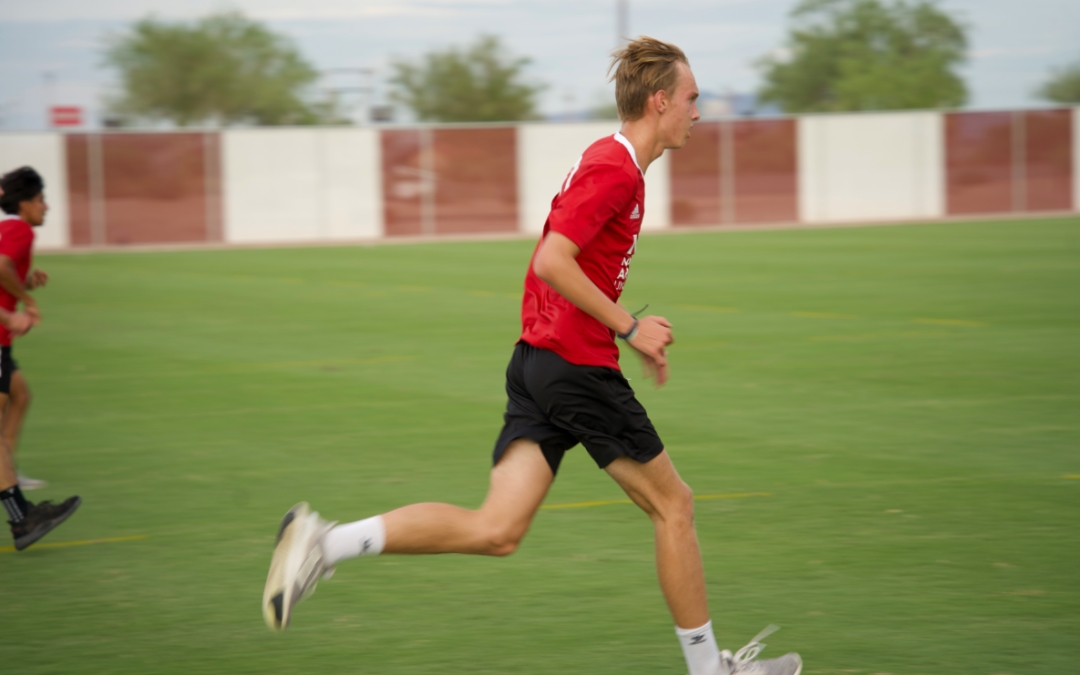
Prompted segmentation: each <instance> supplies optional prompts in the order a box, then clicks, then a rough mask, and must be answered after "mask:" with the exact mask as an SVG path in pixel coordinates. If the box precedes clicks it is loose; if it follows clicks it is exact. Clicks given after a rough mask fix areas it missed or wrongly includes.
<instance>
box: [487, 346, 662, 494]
mask: <svg viewBox="0 0 1080 675" xmlns="http://www.w3.org/2000/svg"><path fill="white" fill-rule="evenodd" d="M506 394H507V396H508V397H509V400H508V401H507V403H506V413H505V414H504V415H503V419H504V420H505V423H504V424H503V429H502V433H500V434H499V439H498V440H497V441H496V442H495V452H494V457H493V461H494V463H496V464H497V463H498V462H499V458H500V457H502V454H503V452H505V451H506V448H507V446H509V445H510V443H511V442H512V441H514V440H516V439H518V438H528V439H531V440H533V441H536V442H537V443H539V444H540V449H541V450H542V451H543V453H544V458H545V459H547V463H548V465H549V466H550V467H551V472H552V473H553V474H554V473H556V472H558V470H559V463H560V462H561V461H562V457H563V454H564V453H565V452H566V451H567V450H569V449H570V448H572V447H574V446H575V445H577V444H578V443H581V444H582V445H584V446H585V449H586V450H587V451H588V452H589V454H590V455H591V456H592V458H593V461H595V462H596V464H597V466H599V467H600V468H601V469H602V468H604V467H605V466H607V465H608V464H610V463H611V462H612V461H614V460H616V459H618V458H619V457H630V458H631V459H635V460H637V461H639V462H648V461H649V460H651V459H652V458H654V457H656V456H657V455H659V454H660V453H661V452H663V451H664V444H663V442H661V440H660V436H659V435H658V434H657V433H656V429H655V428H653V425H652V422H650V421H649V416H648V414H646V412H645V408H643V407H642V405H641V404H640V403H638V401H637V399H636V398H634V390H633V389H631V388H630V383H629V382H627V381H626V378H625V377H623V376H622V373H620V372H619V371H617V370H615V369H613V368H603V367H600V366H576V365H574V364H572V363H569V362H568V361H566V360H565V359H563V358H562V357H561V356H559V355H558V354H556V353H555V352H552V351H549V350H547V349H539V348H537V347H533V346H532V345H530V344H528V343H526V342H519V343H517V346H516V347H514V355H513V356H512V357H511V358H510V365H509V366H508V367H507V369H506Z"/></svg>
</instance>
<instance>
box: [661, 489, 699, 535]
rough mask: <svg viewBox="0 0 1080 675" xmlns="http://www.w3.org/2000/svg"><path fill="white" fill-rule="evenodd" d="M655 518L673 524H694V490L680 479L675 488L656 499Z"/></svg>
mask: <svg viewBox="0 0 1080 675" xmlns="http://www.w3.org/2000/svg"><path fill="white" fill-rule="evenodd" d="M655 511H656V513H655V515H654V516H653V518H654V519H657V518H659V519H660V520H663V521H664V522H665V523H667V524H671V525H688V526H691V527H693V525H694V492H693V490H691V489H690V486H689V485H687V484H686V483H684V482H682V481H679V482H678V484H677V485H676V487H675V488H674V489H672V490H671V491H670V492H669V493H667V494H664V495H663V496H662V497H661V498H660V499H657V500H656V504H655Z"/></svg>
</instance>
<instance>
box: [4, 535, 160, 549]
mask: <svg viewBox="0 0 1080 675" xmlns="http://www.w3.org/2000/svg"><path fill="white" fill-rule="evenodd" d="M149 536H150V535H148V534H136V535H132V536H130V537H110V538H109V539H85V540H83V541H58V542H56V543H54V544H34V548H68V547H70V546H89V545H90V544H112V543H115V542H118V541H137V540H139V539H146V538H147V537H149ZM14 550H15V547H14V546H5V547H4V548H0V553H10V552H11V551H14Z"/></svg>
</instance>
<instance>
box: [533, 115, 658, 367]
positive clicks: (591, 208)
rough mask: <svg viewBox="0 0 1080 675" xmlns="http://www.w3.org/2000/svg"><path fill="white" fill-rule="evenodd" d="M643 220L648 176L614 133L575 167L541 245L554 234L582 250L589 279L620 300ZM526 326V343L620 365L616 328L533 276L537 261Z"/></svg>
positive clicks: (583, 361) (579, 360)
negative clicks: (548, 236)
mask: <svg viewBox="0 0 1080 675" xmlns="http://www.w3.org/2000/svg"><path fill="white" fill-rule="evenodd" d="M644 215H645V176H644V175H643V174H642V173H641V169H640V168H639V167H638V163H637V156H636V155H635V154H634V147H633V146H632V145H630V141H628V140H627V139H626V137H625V136H623V135H622V134H615V135H614V136H609V137H607V138H602V139H600V140H599V141H597V142H595V143H593V144H592V145H590V146H589V148H588V149H587V150H586V151H585V154H583V155H582V156H581V158H580V159H578V161H577V164H575V165H574V168H573V169H571V170H570V174H569V175H568V176H567V177H566V180H565V181H564V182H563V186H562V190H561V191H560V192H559V194H557V195H555V199H553V200H552V202H551V214H550V215H548V219H547V222H546V223H544V234H543V236H542V237H541V238H540V243H541V244H542V243H543V241H544V237H547V235H548V233H549V232H558V233H559V234H561V235H564V236H565V237H567V238H569V239H570V240H571V241H573V242H574V243H575V244H577V246H578V248H579V249H581V252H580V253H579V254H578V256H577V263H578V265H580V266H581V269H582V271H583V272H585V276H587V277H588V278H589V279H590V280H591V281H592V282H593V283H594V284H596V286H597V288H599V289H600V290H601V291H603V292H604V294H605V295H607V296H608V297H609V298H611V300H612V301H618V299H619V296H620V295H622V290H623V286H624V285H625V284H626V277H627V274H628V273H629V272H630V260H631V258H633V257H634V252H635V251H636V250H637V239H638V233H639V232H640V231H641V218H642V216H644ZM539 250H540V244H537V247H536V251H539ZM536 251H533V260H535V259H536ZM521 326H522V332H521V339H522V340H524V341H525V342H527V343H529V344H530V345H532V346H534V347H539V348H541V349H549V350H551V351H553V352H555V353H556V354H558V355H559V356H561V357H563V358H564V359H566V360H567V361H569V362H570V363H574V364H577V365H579V366H605V367H608V368H615V369H618V368H619V348H618V346H616V344H615V331H613V330H611V329H610V328H608V327H607V326H605V325H604V324H602V323H600V322H599V321H597V320H596V319H594V318H593V317H591V316H589V315H588V314H586V313H585V312H583V311H582V310H580V309H578V308H577V307H576V306H574V305H573V304H572V303H571V302H570V301H569V300H567V299H566V298H564V297H562V296H561V295H559V294H558V293H557V292H556V291H555V289H553V288H552V287H551V286H548V285H547V284H546V283H544V282H543V281H542V280H541V279H540V277H538V276H536V273H535V272H533V268H532V261H530V262H529V271H528V272H527V273H526V274H525V297H524V299H523V301H522V303H521Z"/></svg>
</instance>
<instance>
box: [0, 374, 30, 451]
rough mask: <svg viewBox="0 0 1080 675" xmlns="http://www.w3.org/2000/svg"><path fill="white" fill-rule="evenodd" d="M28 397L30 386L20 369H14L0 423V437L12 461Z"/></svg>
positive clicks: (28, 403) (26, 408) (28, 402)
mask: <svg viewBox="0 0 1080 675" xmlns="http://www.w3.org/2000/svg"><path fill="white" fill-rule="evenodd" d="M30 399H31V396H30V387H29V386H27V384H26V378H25V377H23V374H22V371H21V370H16V371H15V372H14V373H12V374H11V393H10V394H9V395H8V401H7V405H6V406H4V407H3V408H2V410H3V411H4V419H3V422H2V423H0V437H2V438H3V441H4V444H5V445H7V447H8V451H9V452H10V453H11V458H12V461H14V459H15V453H16V452H18V445H19V434H20V432H21V431H22V423H23V419H24V418H25V417H26V411H27V410H28V409H29V408H30Z"/></svg>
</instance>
